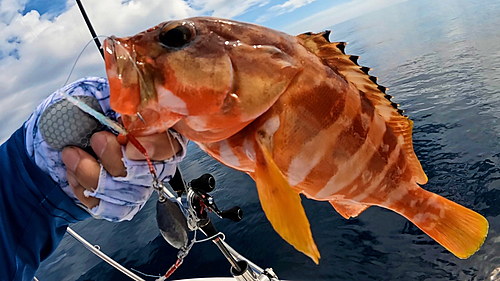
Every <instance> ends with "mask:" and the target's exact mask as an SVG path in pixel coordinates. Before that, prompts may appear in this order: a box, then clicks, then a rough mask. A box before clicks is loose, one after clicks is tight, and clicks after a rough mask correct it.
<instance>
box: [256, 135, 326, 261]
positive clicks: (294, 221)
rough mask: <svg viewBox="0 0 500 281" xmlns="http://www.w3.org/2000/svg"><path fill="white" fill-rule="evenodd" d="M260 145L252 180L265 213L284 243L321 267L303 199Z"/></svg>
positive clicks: (260, 144)
mask: <svg viewBox="0 0 500 281" xmlns="http://www.w3.org/2000/svg"><path fill="white" fill-rule="evenodd" d="M257 143H258V144H259V147H260V151H258V152H256V156H257V165H256V167H255V172H254V173H253V174H251V176H252V177H253V178H254V180H255V183H256V185H257V190H258V193H259V199H260V203H261V205H262V209H264V212H265V213H266V216H267V218H268V219H269V221H270V222H271V225H272V226H273V228H274V230H276V232H278V234H279V235H280V236H281V237H282V238H283V239H285V241H287V242H288V243H290V244H291V245H292V246H294V247H295V249H297V250H298V251H300V252H302V253H304V254H305V255H307V256H308V257H310V258H311V259H312V260H313V261H314V262H315V263H316V264H318V262H319V258H320V254H319V251H318V248H317V247H316V244H315V243H314V239H313V237H312V232H311V228H310V225H309V220H308V219H307V217H306V213H305V211H304V208H303V207H302V204H301V199H300V195H299V194H298V193H297V192H295V191H293V190H292V188H291V187H290V185H289V184H288V181H287V180H286V179H285V177H284V176H283V174H282V173H281V171H280V169H279V168H278V166H277V165H276V163H274V160H273V159H272V156H271V154H270V152H269V150H268V149H267V147H266V146H265V145H264V144H263V141H262V140H259V139H258V140H257Z"/></svg>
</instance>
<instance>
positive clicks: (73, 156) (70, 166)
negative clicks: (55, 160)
mask: <svg viewBox="0 0 500 281" xmlns="http://www.w3.org/2000/svg"><path fill="white" fill-rule="evenodd" d="M61 156H62V160H63V162H64V164H65V165H66V169H67V170H69V171H71V172H73V173H74V172H75V171H76V168H78V164H80V153H78V151H76V149H74V148H65V149H64V150H63V152H62V155H61Z"/></svg>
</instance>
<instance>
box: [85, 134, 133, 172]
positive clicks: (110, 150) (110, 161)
mask: <svg viewBox="0 0 500 281" xmlns="http://www.w3.org/2000/svg"><path fill="white" fill-rule="evenodd" d="M90 146H92V149H93V150H94V152H95V153H96V155H97V157H98V158H99V161H101V164H102V166H103V167H104V169H106V171H108V173H109V174H110V175H112V176H114V177H125V176H126V175H127V170H126V169H125V164H124V163H123V161H122V158H123V154H122V148H121V145H120V143H118V140H117V139H116V136H115V135H113V134H112V133H110V132H97V133H95V134H94V135H93V136H92V138H91V139H90Z"/></svg>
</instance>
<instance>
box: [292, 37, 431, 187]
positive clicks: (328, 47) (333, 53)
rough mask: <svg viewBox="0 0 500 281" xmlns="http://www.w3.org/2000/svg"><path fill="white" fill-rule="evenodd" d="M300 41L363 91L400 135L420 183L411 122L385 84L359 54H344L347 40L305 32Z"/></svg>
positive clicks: (422, 181) (422, 179)
mask: <svg viewBox="0 0 500 281" xmlns="http://www.w3.org/2000/svg"><path fill="white" fill-rule="evenodd" d="M297 37H298V38H299V39H300V42H301V44H302V45H303V46H304V47H305V48H306V49H307V50H309V51H310V52H312V53H313V54H315V55H316V56H318V57H319V58H321V59H322V60H323V61H324V62H325V64H326V65H327V66H328V67H330V68H332V69H334V70H335V71H336V72H338V73H339V74H340V75H342V76H343V77H344V78H345V79H346V81H347V82H348V83H350V84H351V85H353V86H354V87H356V88H357V89H358V90H359V91H360V92H363V93H364V95H365V96H366V98H368V99H369V100H370V102H371V103H372V104H373V106H374V107H375V110H376V111H377V113H379V114H380V115H381V116H382V117H383V118H384V120H385V121H386V123H387V124H388V125H389V126H390V127H391V128H392V129H393V131H394V133H395V134H396V136H400V135H402V136H403V139H402V140H403V142H400V143H401V144H402V147H403V150H404V151H405V154H406V155H407V158H408V163H409V166H410V168H411V170H412V172H413V176H414V179H415V181H416V182H417V183H419V184H425V183H427V176H426V175H425V172H424V170H423V169H422V165H421V164H420V162H419V160H418V158H417V156H416V155H415V152H414V151H413V144H412V128H413V122H412V121H411V120H410V119H409V118H408V117H407V116H403V115H402V113H403V111H402V110H401V109H399V108H398V105H397V104H396V103H394V102H392V101H391V98H392V97H391V96H390V95H388V94H386V92H387V90H388V89H387V88H386V87H384V86H381V85H378V84H377V78H376V77H374V76H371V75H370V74H369V70H370V68H368V67H365V66H360V65H359V64H358V59H359V57H358V56H352V55H347V54H345V46H346V44H345V43H343V42H331V43H330V42H329V41H328V40H326V39H325V38H324V36H323V33H305V34H301V35H298V36H297Z"/></svg>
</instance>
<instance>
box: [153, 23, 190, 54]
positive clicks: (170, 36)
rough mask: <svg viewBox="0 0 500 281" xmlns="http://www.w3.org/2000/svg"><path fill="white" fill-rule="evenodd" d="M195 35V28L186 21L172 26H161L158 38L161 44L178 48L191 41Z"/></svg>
mask: <svg viewBox="0 0 500 281" xmlns="http://www.w3.org/2000/svg"><path fill="white" fill-rule="evenodd" d="M195 35H196V30H195V28H194V27H193V26H192V25H190V24H188V23H184V24H182V25H177V26H175V27H174V28H172V27H171V26H165V27H163V28H162V30H161V32H160V36H159V38H158V40H159V41H160V44H162V45H163V46H166V47H173V48H180V47H182V46H184V45H186V44H187V43H189V42H191V41H192V40H193V39H194V36H195Z"/></svg>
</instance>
